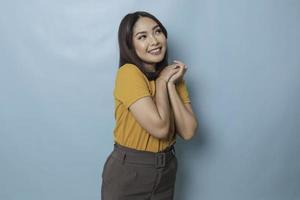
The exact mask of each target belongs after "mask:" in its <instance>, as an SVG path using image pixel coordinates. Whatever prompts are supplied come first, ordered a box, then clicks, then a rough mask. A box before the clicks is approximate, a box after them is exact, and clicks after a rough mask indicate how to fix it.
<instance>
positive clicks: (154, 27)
mask: <svg viewBox="0 0 300 200" xmlns="http://www.w3.org/2000/svg"><path fill="white" fill-rule="evenodd" d="M157 27H159V25H158V24H156V25H155V26H153V28H152V30H154V29H156V28H157ZM141 33H147V32H146V31H141V32H137V33H136V34H135V36H136V35H138V34H141Z"/></svg>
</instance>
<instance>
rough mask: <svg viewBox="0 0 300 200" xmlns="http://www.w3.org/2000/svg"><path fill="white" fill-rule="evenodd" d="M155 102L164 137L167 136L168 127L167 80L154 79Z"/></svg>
mask: <svg viewBox="0 0 300 200" xmlns="http://www.w3.org/2000/svg"><path fill="white" fill-rule="evenodd" d="M155 102H156V107H157V111H158V113H159V116H160V119H161V120H162V127H161V129H162V133H163V135H164V137H167V136H168V134H169V128H170V102H169V96H168V88H167V82H166V81H164V80H162V79H157V80H156V94H155Z"/></svg>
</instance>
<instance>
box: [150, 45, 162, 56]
mask: <svg viewBox="0 0 300 200" xmlns="http://www.w3.org/2000/svg"><path fill="white" fill-rule="evenodd" d="M160 52H161V47H157V48H155V49H152V50H150V51H148V53H150V54H152V55H159V54H160Z"/></svg>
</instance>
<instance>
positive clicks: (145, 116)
mask: <svg viewBox="0 0 300 200" xmlns="http://www.w3.org/2000/svg"><path fill="white" fill-rule="evenodd" d="M177 71H178V70H177V69H175V66H173V65H171V66H168V67H166V68H165V69H164V70H163V72H161V74H160V77H159V78H158V79H157V80H156V94H155V97H154V99H152V97H149V96H146V97H143V98H140V99H138V100H137V101H136V102H134V103H133V104H132V105H131V106H129V110H130V111H131V113H132V115H133V117H134V118H135V119H136V120H137V122H138V123H139V124H140V125H141V126H142V127H143V128H144V129H146V130H147V131H148V132H149V133H150V134H151V135H153V136H154V137H157V138H160V139H164V138H167V137H168V136H169V129H170V108H171V107H170V102H169V96H168V89H167V82H168V80H169V78H170V77H171V76H172V75H173V74H175V73H177Z"/></svg>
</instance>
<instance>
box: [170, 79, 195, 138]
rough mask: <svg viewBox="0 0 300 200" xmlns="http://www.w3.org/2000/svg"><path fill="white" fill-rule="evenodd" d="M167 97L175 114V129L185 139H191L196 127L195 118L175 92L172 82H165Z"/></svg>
mask: <svg viewBox="0 0 300 200" xmlns="http://www.w3.org/2000/svg"><path fill="white" fill-rule="evenodd" d="M167 88H168V94H169V99H170V102H171V106H172V110H173V112H174V116H175V123H176V131H177V133H178V134H180V136H181V137H182V138H183V139H185V140H189V139H191V138H192V137H193V136H194V134H195V131H196V128H197V120H196V118H195V116H194V115H193V113H191V112H190V111H189V110H188V109H187V108H186V107H185V106H184V104H183V102H182V100H181V98H180V96H179V95H178V93H177V90H176V85H175V84H174V83H172V82H168V84H167Z"/></svg>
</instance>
